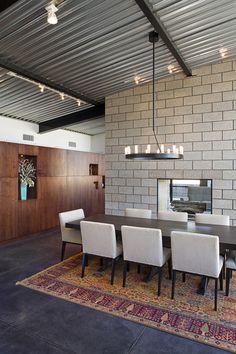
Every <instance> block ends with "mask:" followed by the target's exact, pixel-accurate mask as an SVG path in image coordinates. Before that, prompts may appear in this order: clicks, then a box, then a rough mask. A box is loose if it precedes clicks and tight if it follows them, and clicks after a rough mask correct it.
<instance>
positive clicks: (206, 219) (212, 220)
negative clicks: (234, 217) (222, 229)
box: [195, 213, 230, 226]
mask: <svg viewBox="0 0 236 354" xmlns="http://www.w3.org/2000/svg"><path fill="white" fill-rule="evenodd" d="M195 222H196V223H199V224H211V225H225V226H229V225H230V218H229V216H228V215H218V214H203V213H202V214H200V213H196V214H195Z"/></svg>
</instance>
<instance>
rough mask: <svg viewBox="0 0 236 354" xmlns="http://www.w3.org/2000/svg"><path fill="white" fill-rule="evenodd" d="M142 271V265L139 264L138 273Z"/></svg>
mask: <svg viewBox="0 0 236 354" xmlns="http://www.w3.org/2000/svg"><path fill="white" fill-rule="evenodd" d="M140 272H141V265H140V264H138V274H140Z"/></svg>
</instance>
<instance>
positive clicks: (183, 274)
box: [182, 273, 186, 283]
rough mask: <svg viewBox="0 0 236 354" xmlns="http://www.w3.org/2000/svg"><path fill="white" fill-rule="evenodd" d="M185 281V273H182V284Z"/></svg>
mask: <svg viewBox="0 0 236 354" xmlns="http://www.w3.org/2000/svg"><path fill="white" fill-rule="evenodd" d="M185 280H186V273H182V282H183V283H185Z"/></svg>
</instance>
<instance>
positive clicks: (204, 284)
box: [197, 277, 209, 295]
mask: <svg viewBox="0 0 236 354" xmlns="http://www.w3.org/2000/svg"><path fill="white" fill-rule="evenodd" d="M208 282H209V279H208V278H207V277H202V278H201V282H200V284H199V287H198V290H197V293H198V294H199V295H205V292H206V290H207V286H208Z"/></svg>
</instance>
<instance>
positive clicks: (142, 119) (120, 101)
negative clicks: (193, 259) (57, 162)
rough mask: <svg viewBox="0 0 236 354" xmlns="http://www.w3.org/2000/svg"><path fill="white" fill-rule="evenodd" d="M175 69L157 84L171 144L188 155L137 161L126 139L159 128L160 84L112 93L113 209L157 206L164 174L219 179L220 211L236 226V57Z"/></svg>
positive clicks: (148, 136)
mask: <svg viewBox="0 0 236 354" xmlns="http://www.w3.org/2000/svg"><path fill="white" fill-rule="evenodd" d="M193 75H194V76H192V77H185V75H184V74H183V73H180V74H174V75H172V76H169V77H167V78H165V79H161V80H159V81H158V82H157V87H156V91H157V101H156V107H157V118H156V122H155V123H156V126H157V134H158V140H159V143H164V144H165V146H167V145H170V147H171V146H172V144H177V145H183V147H184V159H183V160H176V161H171V160H169V161H168V160H164V161H142V162H137V161H129V160H126V159H125V156H124V148H125V146H126V145H130V146H131V147H134V145H139V147H140V146H142V151H143V152H144V151H145V149H146V145H147V144H151V148H152V151H155V150H156V145H155V140H154V136H153V134H152V85H151V84H145V85H142V86H136V87H134V88H132V89H129V90H125V91H123V92H120V93H117V94H114V95H112V96H108V97H106V101H105V102H106V118H105V121H106V140H105V141H106V143H105V145H106V146H105V149H106V190H105V196H106V213H107V214H115V215H123V213H124V209H125V208H126V207H134V208H149V209H152V210H153V212H154V215H156V211H157V178H196V179H200V178H212V179H213V213H217V214H227V215H230V217H231V220H232V224H233V225H236V169H235V167H236V151H235V147H236V129H235V128H236V60H226V61H223V62H220V63H217V64H212V65H207V66H204V67H201V68H198V69H196V70H193Z"/></svg>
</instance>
